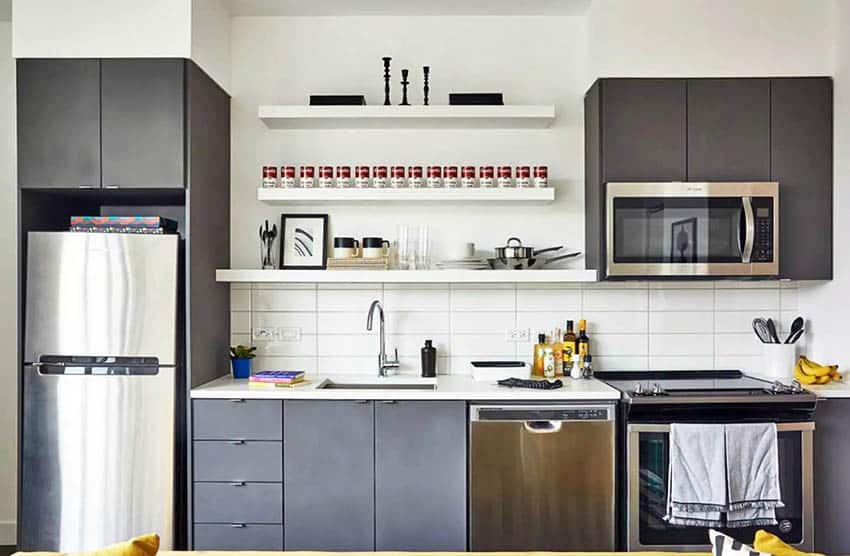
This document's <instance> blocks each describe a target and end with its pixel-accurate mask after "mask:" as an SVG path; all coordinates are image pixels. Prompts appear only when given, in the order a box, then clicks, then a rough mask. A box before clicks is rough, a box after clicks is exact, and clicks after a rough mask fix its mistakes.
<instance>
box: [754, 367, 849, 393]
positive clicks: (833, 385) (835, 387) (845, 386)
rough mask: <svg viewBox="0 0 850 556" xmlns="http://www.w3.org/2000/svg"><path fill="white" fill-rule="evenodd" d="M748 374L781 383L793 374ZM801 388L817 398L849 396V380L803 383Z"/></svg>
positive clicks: (789, 381)
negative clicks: (819, 383) (782, 375)
mask: <svg viewBox="0 0 850 556" xmlns="http://www.w3.org/2000/svg"><path fill="white" fill-rule="evenodd" d="M746 374H747V375H748V376H751V377H753V378H760V379H762V380H769V381H771V382H773V381H774V380H779V381H780V382H782V383H783V384H790V383H791V381H792V380H794V377H793V376H786V377H781V378H777V377H774V376H767V375H763V374H760V373H746ZM803 388H805V389H806V390H808V391H809V392H811V393H812V394H815V395H816V396H817V397H818V398H850V382H848V381H846V380H843V381H841V382H830V383H829V384H824V385H822V386H818V385H817V384H804V385H803Z"/></svg>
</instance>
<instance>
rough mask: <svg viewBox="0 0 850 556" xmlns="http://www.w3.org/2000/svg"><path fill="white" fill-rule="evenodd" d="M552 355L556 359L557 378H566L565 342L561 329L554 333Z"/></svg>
mask: <svg viewBox="0 0 850 556" xmlns="http://www.w3.org/2000/svg"><path fill="white" fill-rule="evenodd" d="M552 355H553V356H554V358H555V376H564V341H563V340H562V336H561V329H560V328H556V329H555V331H554V332H552Z"/></svg>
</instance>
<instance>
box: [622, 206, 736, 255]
mask: <svg viewBox="0 0 850 556" xmlns="http://www.w3.org/2000/svg"><path fill="white" fill-rule="evenodd" d="M742 218H743V204H742V202H741V199H740V198H732V197H729V198H727V197H717V198H714V197H712V198H706V197H641V198H630V197H620V198H615V199H614V217H613V224H614V262H617V263H685V264H687V263H735V262H741V250H742V245H743V237H742V236H743V226H742Z"/></svg>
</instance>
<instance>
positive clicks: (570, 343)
mask: <svg viewBox="0 0 850 556" xmlns="http://www.w3.org/2000/svg"><path fill="white" fill-rule="evenodd" d="M561 353H562V356H561V361H562V367H563V366H564V365H566V364H567V362H568V361H569V360H570V358H571V357H572V356H574V355H575V354H576V333H575V331H573V321H571V320H568V321H567V331H566V332H565V333H564V341H563V343H562V344H561ZM562 374H563V375H564V376H566V375H569V374H570V372H569V370H567V369H563V371H562Z"/></svg>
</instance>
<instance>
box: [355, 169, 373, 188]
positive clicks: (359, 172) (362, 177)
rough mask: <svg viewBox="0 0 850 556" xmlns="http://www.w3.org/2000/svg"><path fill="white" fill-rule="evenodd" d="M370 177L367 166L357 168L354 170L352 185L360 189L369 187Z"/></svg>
mask: <svg viewBox="0 0 850 556" xmlns="http://www.w3.org/2000/svg"><path fill="white" fill-rule="evenodd" d="M370 175H371V174H370V173H369V167H368V166H357V167H356V168H355V169H354V185H356V186H357V187H360V188H364V187H369V186H370V185H371V184H370V183H369V176H370Z"/></svg>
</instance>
